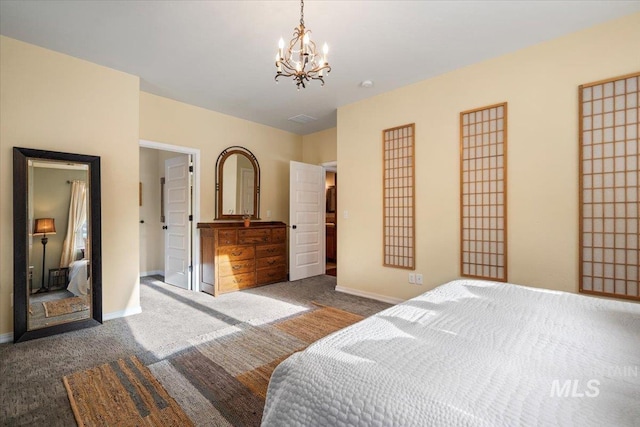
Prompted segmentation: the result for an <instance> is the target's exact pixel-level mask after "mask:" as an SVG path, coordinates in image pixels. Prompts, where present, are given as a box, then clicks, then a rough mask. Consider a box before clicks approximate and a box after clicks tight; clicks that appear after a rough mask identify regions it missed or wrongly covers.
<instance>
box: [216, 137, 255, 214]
mask: <svg viewBox="0 0 640 427" xmlns="http://www.w3.org/2000/svg"><path fill="white" fill-rule="evenodd" d="M243 217H245V218H246V217H249V218H251V219H260V165H259V164H258V159H257V158H256V156H254V155H253V153H252V152H251V151H249V150H247V149H246V148H244V147H239V146H232V147H229V148H226V149H225V150H223V151H222V153H220V155H219V156H218V160H217V161H216V219H217V220H222V219H236V220H237V219H242V218H243Z"/></svg>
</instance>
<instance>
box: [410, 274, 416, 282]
mask: <svg viewBox="0 0 640 427" xmlns="http://www.w3.org/2000/svg"><path fill="white" fill-rule="evenodd" d="M409 283H411V284H414V283H416V274H415V273H409Z"/></svg>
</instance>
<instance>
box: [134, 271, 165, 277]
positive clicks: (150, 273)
mask: <svg viewBox="0 0 640 427" xmlns="http://www.w3.org/2000/svg"><path fill="white" fill-rule="evenodd" d="M144 276H164V270H152V271H141V272H140V277H144Z"/></svg>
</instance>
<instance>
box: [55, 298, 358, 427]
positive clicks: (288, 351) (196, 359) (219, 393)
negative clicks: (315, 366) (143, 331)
mask: <svg viewBox="0 0 640 427" xmlns="http://www.w3.org/2000/svg"><path fill="white" fill-rule="evenodd" d="M314 305H315V307H313V308H312V309H311V310H309V311H306V312H304V313H302V314H297V315H293V316H290V317H288V318H285V319H282V320H279V321H277V322H274V323H271V324H264V325H258V326H256V325H251V324H248V323H239V324H235V325H230V326H228V327H226V328H224V329H222V330H218V331H214V332H212V333H211V334H209V335H207V336H201V337H198V339H197V341H194V343H193V345H191V346H189V347H186V348H181V349H177V350H175V351H173V352H169V353H168V354H163V357H162V358H159V357H158V354H159V352H157V351H156V352H150V353H149V354H141V355H139V359H140V361H141V362H142V364H146V365H147V367H148V370H149V372H150V375H152V378H153V381H151V380H149V382H152V383H153V384H156V383H157V384H158V385H159V386H160V388H161V390H162V392H164V390H166V393H168V396H171V397H170V398H169V399H171V398H172V399H175V402H176V404H177V406H178V407H179V408H178V409H180V410H181V411H183V413H184V414H185V416H186V417H188V419H190V420H191V422H192V423H193V425H196V426H198V425H232V426H258V425H260V422H261V420H262V411H263V409H264V401H265V397H266V393H267V388H268V385H269V379H270V378H271V374H272V373H273V371H274V369H275V368H276V367H277V366H278V365H279V364H280V363H281V362H282V361H283V360H285V359H286V358H287V357H289V356H290V355H292V354H293V353H295V352H297V351H300V350H303V349H305V348H306V347H307V346H308V345H309V344H311V343H313V342H314V341H316V340H318V339H320V338H322V337H324V336H326V335H329V334H331V333H332V332H335V331H337V330H339V329H342V328H344V327H346V326H349V325H351V324H353V323H355V322H358V321H359V320H361V319H363V317H362V316H359V315H356V314H353V313H349V312H347V311H344V310H340V309H337V308H333V307H327V306H320V305H318V304H314ZM134 359H135V360H136V361H137V360H138V359H137V358H132V360H134ZM118 363H119V364H122V363H124V362H122V361H119V362H118ZM127 363H128V362H127ZM111 365H112V364H109V365H106V366H111ZM103 366H105V365H103ZM101 368H102V369H104V368H103V367H98V368H94V369H91V370H89V371H85V372H89V373H90V375H93V376H97V375H98V374H96V373H95V372H96V370H99V369H101ZM92 372H94V373H92ZM98 372H101V371H98ZM91 373H92V374H91ZM83 374H85V373H84V372H81V373H76V374H73V375H72V376H71V377H74V376H76V375H80V376H81V375H83ZM67 378H68V377H67ZM114 381H115V380H114ZM67 382H69V381H68V380H67V379H65V385H66V384H67ZM104 387H105V388H104V389H100V388H99V387H97V388H96V389H95V390H94V389H91V388H88V389H89V390H90V391H91V393H89V394H88V396H107V397H109V396H110V395H111V394H112V393H113V392H112V391H111V390H112V386H111V384H110V382H108V381H107V382H105V386H104ZM68 388H69V387H68ZM158 394H159V395H162V394H161V392H160V391H159V392H158ZM123 396H124V397H123V399H128V400H129V402H127V405H128V408H129V409H128V410H127V411H126V412H125V411H121V410H119V409H116V408H112V409H110V410H108V412H110V413H115V414H117V413H120V412H122V413H126V414H128V415H127V416H129V415H131V414H135V411H136V409H135V408H136V406H135V402H132V401H131V400H132V397H131V394H130V393H127V394H124V395H123ZM69 399H70V400H71V399H72V393H71V392H69ZM163 399H164V400H165V401H166V400H167V399H166V398H164V397H163ZM94 400H95V401H96V405H98V408H97V409H92V410H90V411H86V412H88V413H95V414H100V413H102V412H104V410H103V409H102V408H103V407H104V406H105V405H106V402H104V401H103V400H104V399H94ZM107 400H108V399H107ZM72 402H73V401H72ZM151 402H152V403H153V400H151ZM86 404H87V405H90V404H91V399H87V401H86ZM119 404H120V405H123V403H122V402H120V403H119ZM72 405H73V403H72ZM76 406H77V405H76ZM75 411H76V409H75V407H74V412H75ZM110 424H113V425H128V424H126V422H124V421H118V420H116V421H112V422H111V423H110ZM148 424H149V425H171V424H166V423H164V422H163V423H161V424H156V423H155V420H151V419H149V421H148ZM79 425H81V426H82V425H87V426H89V425H101V424H99V423H97V422H93V421H92V423H89V422H87V423H86V424H80V423H79Z"/></svg>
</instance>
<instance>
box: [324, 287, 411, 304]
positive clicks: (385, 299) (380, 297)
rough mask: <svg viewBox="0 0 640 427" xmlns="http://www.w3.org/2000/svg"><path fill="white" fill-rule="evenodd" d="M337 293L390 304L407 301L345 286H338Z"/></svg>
mask: <svg viewBox="0 0 640 427" xmlns="http://www.w3.org/2000/svg"><path fill="white" fill-rule="evenodd" d="M336 291H338V292H342V293H345V294H350V295H356V296H359V297H365V298H369V299H374V300H377V301H382V302H386V303H389V304H400V303H401V302H404V301H405V300H403V299H400V298H393V297H389V296H386V295H380V294H374V293H373V292H367V291H361V290H360V289H353V288H346V287H344V286H336Z"/></svg>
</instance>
